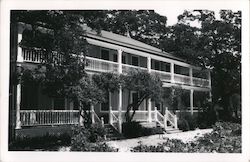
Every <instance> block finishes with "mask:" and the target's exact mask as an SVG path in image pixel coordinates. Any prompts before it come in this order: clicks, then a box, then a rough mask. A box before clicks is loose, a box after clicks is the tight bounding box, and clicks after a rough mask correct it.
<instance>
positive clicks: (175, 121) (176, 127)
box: [174, 115, 178, 129]
mask: <svg viewBox="0 0 250 162" xmlns="http://www.w3.org/2000/svg"><path fill="white" fill-rule="evenodd" d="M174 128H175V129H178V124H177V116H176V115H174Z"/></svg>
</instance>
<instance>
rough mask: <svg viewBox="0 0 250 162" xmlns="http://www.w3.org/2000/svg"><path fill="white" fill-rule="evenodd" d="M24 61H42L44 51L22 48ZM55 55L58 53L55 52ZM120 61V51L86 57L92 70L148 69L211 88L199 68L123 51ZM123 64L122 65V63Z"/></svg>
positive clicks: (166, 79) (169, 79)
mask: <svg viewBox="0 0 250 162" xmlns="http://www.w3.org/2000/svg"><path fill="white" fill-rule="evenodd" d="M21 53H22V56H21V57H22V61H23V62H31V63H40V62H42V59H43V53H44V52H43V51H42V50H39V49H32V50H31V49H25V48H22V52H21ZM54 55H57V54H56V53H54ZM121 55H122V56H121V58H120V62H119V56H118V53H117V52H116V53H114V54H113V57H112V58H111V57H110V56H109V55H107V57H106V58H105V57H101V58H97V56H95V55H94V54H93V55H91V56H87V57H86V61H87V65H86V70H87V71H92V72H113V73H119V68H121V70H120V72H121V73H128V72H129V71H133V70H144V71H148V72H150V73H151V74H153V75H157V76H159V77H160V79H161V80H162V81H163V82H165V83H172V84H178V85H187V86H195V87H202V88H211V81H210V79H209V78H210V76H209V75H210V74H209V71H201V70H197V69H195V68H193V67H184V66H181V65H178V64H176V63H174V62H171V61H169V62H163V61H159V60H156V59H151V58H149V57H148V58H147V57H144V58H143V57H136V56H135V55H132V54H130V55H132V56H129V57H128V55H129V54H126V53H125V52H122V54H121ZM57 58H60V57H57ZM120 64H121V65H120Z"/></svg>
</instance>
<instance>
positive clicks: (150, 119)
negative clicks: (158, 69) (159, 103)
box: [147, 57, 152, 122]
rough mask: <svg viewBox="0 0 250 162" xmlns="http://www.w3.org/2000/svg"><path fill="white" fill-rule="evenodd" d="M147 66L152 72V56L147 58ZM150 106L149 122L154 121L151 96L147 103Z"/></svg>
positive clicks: (149, 71)
mask: <svg viewBox="0 0 250 162" xmlns="http://www.w3.org/2000/svg"><path fill="white" fill-rule="evenodd" d="M147 68H148V73H151V57H148V58H147ZM147 104H148V105H147V107H148V122H152V114H151V109H152V104H151V98H149V99H148V103H147Z"/></svg>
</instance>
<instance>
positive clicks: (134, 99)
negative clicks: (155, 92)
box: [131, 92, 139, 110]
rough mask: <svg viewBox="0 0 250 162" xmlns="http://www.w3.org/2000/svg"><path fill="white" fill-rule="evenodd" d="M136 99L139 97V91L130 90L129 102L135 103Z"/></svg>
mask: <svg viewBox="0 0 250 162" xmlns="http://www.w3.org/2000/svg"><path fill="white" fill-rule="evenodd" d="M138 99H139V93H138V92H131V102H132V103H136V102H138ZM137 110H138V109H137Z"/></svg>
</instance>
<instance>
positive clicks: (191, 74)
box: [189, 68, 193, 85]
mask: <svg viewBox="0 0 250 162" xmlns="http://www.w3.org/2000/svg"><path fill="white" fill-rule="evenodd" d="M189 78H190V84H191V85H193V69H192V68H189Z"/></svg>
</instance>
